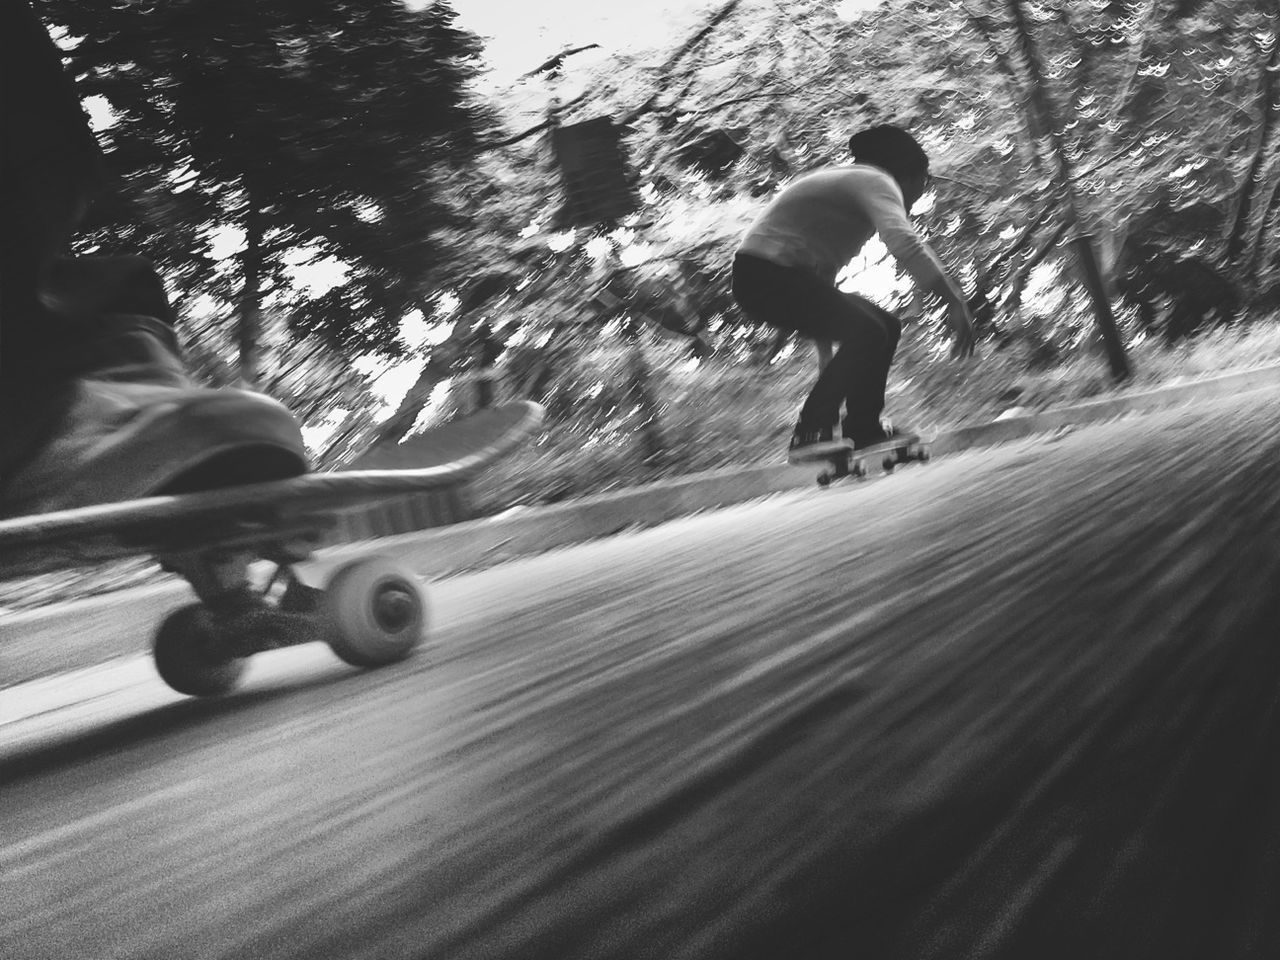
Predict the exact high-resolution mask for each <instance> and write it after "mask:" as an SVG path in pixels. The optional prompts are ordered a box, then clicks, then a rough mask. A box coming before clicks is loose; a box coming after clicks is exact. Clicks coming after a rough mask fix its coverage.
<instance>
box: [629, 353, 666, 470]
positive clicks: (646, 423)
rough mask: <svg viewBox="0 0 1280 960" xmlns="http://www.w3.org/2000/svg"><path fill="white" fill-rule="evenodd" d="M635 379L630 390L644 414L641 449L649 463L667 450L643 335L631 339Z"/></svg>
mask: <svg viewBox="0 0 1280 960" xmlns="http://www.w3.org/2000/svg"><path fill="white" fill-rule="evenodd" d="M630 354H631V355H630V357H629V362H628V366H629V367H630V374H631V383H630V386H629V390H628V392H629V393H630V395H631V401H632V402H633V403H634V404H635V405H636V409H637V411H638V412H639V415H640V450H641V452H642V455H643V457H644V462H645V463H647V464H648V463H657V462H659V461H660V460H661V459H662V457H663V456H664V455H665V454H666V452H667V446H666V443H665V441H664V439H663V436H662V411H661V408H660V407H659V406H658V403H657V401H656V400H655V398H654V396H653V375H652V371H651V370H650V369H649V361H648V359H647V358H646V357H645V355H644V347H643V346H642V345H641V343H640V339H639V337H636V338H635V339H633V340H632V342H631V347H630Z"/></svg>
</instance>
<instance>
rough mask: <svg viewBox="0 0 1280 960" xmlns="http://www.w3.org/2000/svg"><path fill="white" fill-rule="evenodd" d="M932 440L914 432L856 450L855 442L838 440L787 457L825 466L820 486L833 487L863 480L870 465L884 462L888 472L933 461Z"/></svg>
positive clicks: (819, 477) (798, 462)
mask: <svg viewBox="0 0 1280 960" xmlns="http://www.w3.org/2000/svg"><path fill="white" fill-rule="evenodd" d="M929 443H930V440H929V439H927V438H925V437H922V436H920V435H918V434H914V433H905V434H902V435H901V436H897V437H894V438H893V439H892V440H886V441H885V442H884V443H877V444H873V445H872V446H869V447H863V448H861V449H855V448H854V446H853V441H851V440H847V439H842V438H841V439H836V440H832V441H831V442H829V443H824V444H821V445H818V446H815V447H802V448H800V449H799V450H793V451H791V452H790V453H789V454H788V455H787V462H788V463H795V464H805V463H825V464H826V468H825V469H823V470H822V471H821V472H820V473H819V474H818V485H819V486H822V487H826V486H829V485H830V484H831V483H832V482H834V481H836V480H841V479H844V478H845V477H856V478H862V477H865V476H866V475H867V472H868V470H867V464H868V463H874V462H875V461H877V460H879V461H880V466H881V467H882V468H883V469H884V471H885V472H886V473H891V472H892V471H893V470H894V468H895V467H898V466H900V465H901V464H904V463H912V462H919V463H924V462H926V461H928V459H929Z"/></svg>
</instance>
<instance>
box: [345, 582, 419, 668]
mask: <svg viewBox="0 0 1280 960" xmlns="http://www.w3.org/2000/svg"><path fill="white" fill-rule="evenodd" d="M320 616H321V623H322V624H323V629H324V636H325V639H326V641H327V642H328V644H329V647H330V648H331V649H332V650H333V652H334V653H336V654H337V655H338V656H339V657H341V658H342V659H343V660H345V661H346V662H347V663H349V664H351V665H352V666H356V667H378V666H381V665H383V664H386V663H395V662H396V661H397V660H403V659H404V658H405V657H407V656H408V655H409V654H410V653H412V652H413V648H414V647H416V646H417V645H418V643H419V642H420V641H421V640H422V638H423V635H424V634H425V633H426V627H427V598H426V594H425V593H424V591H423V589H422V587H421V586H420V585H419V584H418V580H417V578H416V577H414V575H413V573H412V572H410V571H409V570H407V569H405V568H404V567H403V566H401V565H400V564H398V563H396V562H394V561H392V560H388V559H387V558H385V557H366V558H364V559H362V560H354V561H352V562H351V563H348V564H346V565H345V566H342V567H340V568H339V569H338V571H337V572H336V573H335V574H334V575H333V577H332V579H330V581H329V586H328V588H327V589H326V590H325V593H324V598H323V599H322V601H321V604H320Z"/></svg>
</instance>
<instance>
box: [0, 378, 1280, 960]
mask: <svg viewBox="0 0 1280 960" xmlns="http://www.w3.org/2000/svg"><path fill="white" fill-rule="evenodd" d="M1278 422H1280V395H1263V399H1259V397H1258V395H1252V396H1249V397H1245V398H1242V399H1240V400H1238V401H1235V402H1232V403H1225V402H1224V403H1217V404H1214V405H1212V406H1211V407H1209V408H1207V409H1206V410H1203V411H1201V412H1198V413H1192V412H1189V411H1182V412H1167V413H1163V414H1158V415H1152V416H1149V417H1146V418H1144V419H1141V420H1133V421H1128V422H1125V423H1119V424H1111V425H1105V426H1098V427H1092V428H1088V429H1082V430H1079V431H1077V432H1075V433H1073V434H1070V435H1068V436H1066V437H1064V438H1061V439H1059V440H1057V441H1056V442H1044V441H1041V442H1034V443H1021V444H1017V445H1014V446H1010V447H1006V448H1002V449H999V450H996V451H993V452H989V453H967V454H963V455H957V456H955V457H951V458H945V459H941V460H938V461H936V462H935V463H933V464H930V465H928V466H925V467H914V468H910V469H907V470H904V471H901V472H900V473H898V474H897V475H895V476H893V477H889V478H886V479H883V480H878V481H875V482H872V483H864V484H855V485H853V486H850V487H846V488H844V489H841V490H839V491H829V492H826V493H822V492H820V491H816V490H815V491H813V492H812V493H806V494H803V495H792V496H786V497H779V498H777V499H774V500H770V501H766V502H762V503H757V504H753V505H748V506H744V507H737V508H733V509H729V510H725V511H723V512H719V513H716V514H711V515H705V516H701V517H696V518H692V519H690V520H687V521H681V522H678V523H672V524H669V525H666V526H664V527H661V528H657V529H654V530H650V531H646V532H641V533H636V534H630V535H625V536H620V537H616V538H613V539H611V540H608V541H604V542H600V543H595V544H588V545H585V546H582V547H577V548H574V549H571V550H563V551H558V552H555V553H552V554H548V555H544V556H541V557H537V558H532V559H528V560H524V561H520V562H516V563H511V564H507V565H504V566H502V567H498V568H494V569H491V570H487V571H484V572H481V573H477V574H474V575H468V576H464V577H459V578H456V579H453V580H449V581H445V582H442V583H440V584H437V585H436V586H435V588H434V592H433V597H434V602H435V615H436V620H437V631H436V634H435V641H434V643H433V645H432V646H431V647H430V648H429V649H428V650H426V651H424V652H423V654H422V655H421V656H419V657H417V658H415V659H414V660H412V661H410V662H408V663H406V664H401V665H398V666H395V667H392V668H388V669H384V670H380V671H374V672H369V673H360V672H356V671H353V670H351V669H349V668H347V667H344V666H342V665H341V664H340V663H338V662H337V661H336V660H335V659H334V658H332V657H331V656H330V655H329V654H328V652H327V651H325V650H323V649H321V648H318V647H309V648H299V649H295V650H289V651H282V652H279V653H276V654H271V655H268V656H266V657H262V658H260V659H259V661H258V662H256V663H255V666H254V672H253V674H252V676H251V677H250V682H249V683H248V685H247V686H246V688H245V689H244V690H243V691H242V692H240V693H238V694H236V695H234V696H232V697H229V698H226V699H224V700H219V701H213V702H208V701H206V702H198V701H190V700H181V699H179V698H177V697H174V696H172V695H170V694H169V693H168V692H167V691H165V690H164V689H163V688H162V687H161V686H160V685H159V681H157V680H155V679H153V678H152V677H151V675H150V674H149V672H148V670H147V667H146V664H145V662H143V661H121V662H117V663H114V664H109V665H106V666H103V667H100V668H95V669H93V670H89V671H85V672H83V673H79V674H76V675H74V676H71V677H64V678H60V679H57V680H50V681H42V682H40V683H34V684H28V685H24V686H20V687H15V688H12V689H11V690H8V691H5V693H4V694H3V713H2V714H0V887H2V889H0V956H3V957H4V958H6V960H7V958H36V957H48V958H59V960H65V958H74V957H85V958H90V957H91V958H102V960H106V958H112V957H130V958H144V957H145V958H156V960H160V958H165V960H168V958H188V957H189V958H196V957H201V958H203V957H228V958H230V957H236V958H268V957H270V958H275V957H298V958H303V957H368V958H395V957H433V958H434V957H440V958H453V957H465V958H498V957H513V958H516V957H518V958H532V957H548V958H573V957H655V958H678V957H726V958H754V957H760V958H783V957H869V958H879V957H886V958H895V957H903V958H913V960H914V958H963V957H1007V958H1035V960H1041V958H1056V957H1063V958H1068V957H1069V958H1110V957H1115V958H1125V960H1133V958H1137V957H1152V958H1155V957H1160V958H1167V957H1204V958H1212V960H1230V958H1246V957H1249V958H1253V957H1272V956H1277V955H1280V911H1278V910H1277V909H1276V906H1277V904H1280V803H1278V801H1280V751H1278V749H1277V748H1278V747H1280V743H1278V733H1280V726H1278V723H1280V718H1278V717H1277V698H1278V696H1280V642H1278V641H1280V631H1278V629H1277V614H1278V613H1280V592H1278V591H1277V587H1278V586H1280V472H1278V471H1277V464H1280V430H1277V427H1276V424H1277V423H1278Z"/></svg>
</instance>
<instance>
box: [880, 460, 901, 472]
mask: <svg viewBox="0 0 1280 960" xmlns="http://www.w3.org/2000/svg"><path fill="white" fill-rule="evenodd" d="M897 465H898V461H897V459H896V458H894V457H885V458H884V459H883V460H882V461H880V466H882V467H884V472H885V473H893V468H894V467H896V466H897Z"/></svg>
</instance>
